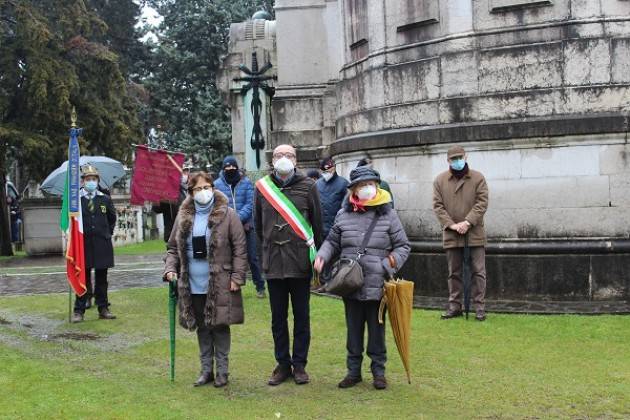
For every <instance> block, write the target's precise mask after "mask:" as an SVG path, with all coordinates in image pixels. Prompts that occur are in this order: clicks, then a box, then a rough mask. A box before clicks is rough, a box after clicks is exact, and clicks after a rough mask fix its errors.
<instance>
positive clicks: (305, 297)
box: [254, 145, 322, 385]
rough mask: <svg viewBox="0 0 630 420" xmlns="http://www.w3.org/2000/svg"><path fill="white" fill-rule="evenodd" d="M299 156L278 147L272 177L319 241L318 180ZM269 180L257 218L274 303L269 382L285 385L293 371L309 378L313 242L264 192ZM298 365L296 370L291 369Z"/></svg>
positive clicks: (300, 380)
mask: <svg viewBox="0 0 630 420" xmlns="http://www.w3.org/2000/svg"><path fill="white" fill-rule="evenodd" d="M296 164H297V156H296V153H295V149H294V148H293V147H292V146H289V145H280V146H278V147H276V149H275V150H274V151H273V168H274V169H273V172H272V173H271V174H270V175H269V177H270V181H271V182H272V183H273V184H274V185H275V186H276V187H277V188H278V189H279V190H280V192H281V193H282V194H284V196H285V197H286V198H287V199H288V200H289V201H290V202H291V203H293V205H294V206H295V208H296V209H297V210H298V211H299V212H300V213H301V214H302V216H303V217H304V220H305V221H306V222H307V223H308V224H309V225H310V226H311V227H312V229H313V234H314V242H315V246H316V247H318V248H319V246H320V245H321V243H322V215H321V206H320V201H319V193H318V191H317V187H316V186H315V181H313V180H312V179H310V178H308V177H306V176H304V175H302V174H301V173H299V172H298V171H296V169H295V166H296ZM262 182H263V180H260V181H258V183H257V184H256V194H255V195H254V221H255V223H256V229H255V230H256V234H257V235H258V239H259V241H260V244H261V246H260V247H259V249H261V251H262V257H261V258H260V261H262V269H263V272H264V273H265V277H266V278H267V288H268V291H269V303H270V306H271V330H272V333H273V341H274V351H275V357H276V361H277V362H278V366H277V367H276V368H275V370H274V371H273V374H272V375H271V378H270V379H269V382H268V383H269V385H279V384H281V383H282V382H284V381H286V380H287V379H288V378H289V377H290V376H291V375H293V377H294V379H295V382H296V383H297V384H306V383H308V382H309V377H308V374H307V373H306V371H305V366H306V362H307V356H308V349H309V346H310V340H311V329H310V320H309V316H310V315H309V296H310V283H311V276H312V265H311V261H310V259H309V245H307V244H306V242H305V241H304V240H303V239H302V238H300V236H298V234H296V233H295V231H294V230H293V228H292V227H291V225H289V223H288V222H287V220H285V219H284V217H283V216H282V215H281V214H280V213H279V212H278V211H277V210H276V209H275V208H274V206H273V205H272V204H271V202H270V201H269V198H267V197H265V195H263V193H262V192H261V188H262V185H263V184H261V183H262ZM289 297H290V298H291V306H292V309H293V352H292V353H293V354H291V353H290V352H289V326H288V323H287V317H288V310H289ZM291 368H293V370H292V369H291Z"/></svg>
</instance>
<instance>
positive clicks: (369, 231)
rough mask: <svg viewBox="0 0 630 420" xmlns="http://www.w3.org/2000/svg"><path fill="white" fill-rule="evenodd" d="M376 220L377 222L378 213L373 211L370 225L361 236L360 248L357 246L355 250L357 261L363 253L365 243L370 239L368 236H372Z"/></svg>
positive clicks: (365, 246)
mask: <svg viewBox="0 0 630 420" xmlns="http://www.w3.org/2000/svg"><path fill="white" fill-rule="evenodd" d="M377 222H378V214H376V212H374V218H373V219H372V223H370V227H368V230H367V232H365V236H363V242H362V243H361V248H359V250H358V251H357V261H359V260H360V259H361V257H362V256H364V255H365V251H366V248H367V244H368V242H369V241H370V237H371V236H372V232H374V228H375V227H376V223H377Z"/></svg>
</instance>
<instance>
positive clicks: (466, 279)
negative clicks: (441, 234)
mask: <svg viewBox="0 0 630 420" xmlns="http://www.w3.org/2000/svg"><path fill="white" fill-rule="evenodd" d="M470 273H471V271H470V247H469V246H468V234H466V236H464V263H463V267H462V279H463V283H464V312H465V313H466V319H468V313H469V312H470V287H471V285H470V283H471V278H470V275H471V274H470Z"/></svg>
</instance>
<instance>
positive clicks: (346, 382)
mask: <svg viewBox="0 0 630 420" xmlns="http://www.w3.org/2000/svg"><path fill="white" fill-rule="evenodd" d="M362 380H363V379H361V377H360V376H359V377H358V378H357V377H355V376H346V377H345V378H343V379H342V380H341V382H339V383H338V384H337V386H338V387H339V388H351V387H353V386H355V385H356V384H358V383H359V382H361V381H362Z"/></svg>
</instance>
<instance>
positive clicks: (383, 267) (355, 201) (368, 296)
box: [314, 166, 411, 389]
mask: <svg viewBox="0 0 630 420" xmlns="http://www.w3.org/2000/svg"><path fill="white" fill-rule="evenodd" d="M379 183H380V176H379V174H378V172H376V171H375V170H373V169H370V168H367V167H365V166H360V167H358V168H355V169H353V170H352V172H350V184H349V186H348V187H349V189H350V194H349V199H348V201H346V203H345V205H344V208H343V209H342V210H341V211H340V212H339V214H338V215H337V218H336V219H335V224H334V225H333V227H332V229H331V230H330V234H329V235H328V237H327V238H326V241H324V244H323V245H322V247H321V248H320V250H319V252H318V253H317V258H316V259H315V265H314V268H315V270H317V271H319V272H321V271H322V270H323V268H324V266H325V265H329V264H331V262H333V261H335V259H336V258H337V257H338V256H341V257H343V258H352V259H356V258H357V250H358V249H359V248H361V246H362V243H363V238H364V237H365V235H367V234H368V230H369V229H370V226H372V222H374V223H375V224H374V225H373V230H372V233H371V235H370V236H369V238H368V243H367V245H366V249H365V254H364V255H363V256H362V257H361V258H360V259H359V264H360V265H361V268H362V270H363V278H364V284H363V287H362V288H361V289H359V290H358V291H357V292H355V293H354V294H352V295H350V296H348V297H345V298H344V299H343V303H344V308H345V312H346V327H347V341H346V348H347V350H348V353H347V359H346V366H347V368H348V372H347V374H346V376H345V378H344V379H343V380H342V381H341V382H339V385H338V386H339V388H350V387H352V386H354V385H356V384H357V383H359V382H361V380H362V379H361V377H362V375H361V363H362V361H363V349H364V341H365V338H364V336H365V328H366V326H367V331H368V340H367V355H368V356H369V357H370V359H371V360H372V363H371V366H370V368H371V370H372V376H373V382H372V384H373V386H374V388H376V389H385V388H387V380H386V379H385V362H386V361H387V351H386V348H385V325H384V324H380V323H379V322H378V312H379V306H380V300H381V298H382V296H383V284H384V282H385V280H386V279H389V278H391V277H393V276H394V274H395V273H396V271H398V270H399V269H400V268H401V267H402V266H403V264H404V263H405V261H406V260H407V257H408V256H409V251H410V250H411V247H410V245H409V240H408V239H407V235H406V234H405V230H404V229H403V226H402V223H401V222H400V219H399V218H398V214H397V213H396V210H394V209H393V208H392V206H391V197H390V195H389V193H388V192H387V191H385V190H383V189H381V188H379Z"/></svg>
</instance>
